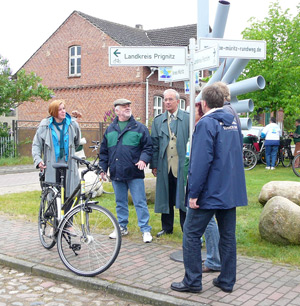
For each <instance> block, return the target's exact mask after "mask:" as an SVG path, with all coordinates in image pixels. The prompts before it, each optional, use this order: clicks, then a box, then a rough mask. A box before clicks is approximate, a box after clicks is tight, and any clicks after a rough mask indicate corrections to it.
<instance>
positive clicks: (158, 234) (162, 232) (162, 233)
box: [156, 230, 173, 238]
mask: <svg viewBox="0 0 300 306" xmlns="http://www.w3.org/2000/svg"><path fill="white" fill-rule="evenodd" d="M165 234H167V235H170V234H173V231H171V232H167V231H165V230H161V231H160V232H158V233H157V235H156V237H157V238H159V237H160V236H162V235H165Z"/></svg>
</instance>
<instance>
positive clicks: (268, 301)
mask: <svg viewBox="0 0 300 306" xmlns="http://www.w3.org/2000/svg"><path fill="white" fill-rule="evenodd" d="M0 173H1V171H0ZM1 177H6V176H5V175H0V184H1ZM15 191H16V190H15ZM0 198H1V196H0ZM0 224H1V230H0V264H3V265H4V266H9V267H13V268H14V269H16V270H20V271H25V272H28V273H31V274H32V275H34V276H37V277H47V278H52V279H55V280H59V281H62V282H64V283H67V284H70V285H73V286H76V287H78V288H80V289H85V288H88V289H99V290H103V291H105V292H107V293H109V294H113V295H115V296H121V297H126V298H129V299H134V300H136V301H137V302H140V303H146V304H147V303H148V304H152V305H181V306H183V305H216V306H222V305H243V306H244V305H245V306H254V305H261V306H267V305H278V306H283V305H300V270H299V269H298V268H295V267H292V266H288V265H274V264H272V263H271V262H270V261H267V260H261V259H255V258H248V257H244V256H238V260H237V282H236V285H235V287H234V291H233V292H232V293H231V294H229V293H225V292H223V291H221V290H220V289H218V288H216V287H214V286H213V285H212V279H213V278H215V277H216V276H217V275H218V274H217V273H206V274H203V291H202V292H201V293H198V294H191V293H180V292H175V291H172V290H171V289H170V284H171V282H173V281H181V280H182V278H183V275H184V267H183V264H182V263H181V262H176V261H173V260H171V259H170V255H171V254H173V253H174V252H175V251H178V250H179V249H178V248H174V247H172V246H168V245H162V244H161V241H160V240H159V239H156V238H154V241H153V242H152V243H150V244H145V243H143V242H142V241H139V242H133V241H131V240H130V235H129V237H128V236H126V237H124V238H123V241H122V247H121V251H120V254H119V256H118V258H117V260H116V262H115V263H114V264H113V265H112V266H111V267H110V268H109V269H108V270H107V271H105V272H104V273H102V274H100V275H98V276H96V277H93V278H85V277H79V276H76V275H75V274H73V273H72V272H70V271H69V270H68V269H67V268H65V266H64V265H63V263H62V262H61V261H60V258H59V255H58V253H57V250H56V246H55V247H54V248H53V249H51V250H46V249H44V248H43V247H42V245H41V244H40V241H39V237H38V232H37V224H36V223H32V222H28V221H26V220H24V219H13V218H10V217H8V216H4V215H0ZM162 239H163V238H162ZM0 273H1V272H0ZM0 288H1V286H0ZM0 290H1V289H0ZM74 305H75V304H74ZM0 306H1V304H0Z"/></svg>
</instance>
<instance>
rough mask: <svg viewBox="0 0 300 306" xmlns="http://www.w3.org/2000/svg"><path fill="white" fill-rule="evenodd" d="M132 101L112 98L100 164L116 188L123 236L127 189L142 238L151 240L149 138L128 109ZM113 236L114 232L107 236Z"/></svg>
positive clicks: (113, 237) (150, 152)
mask: <svg viewBox="0 0 300 306" xmlns="http://www.w3.org/2000/svg"><path fill="white" fill-rule="evenodd" d="M130 105H131V101H129V100H127V99H117V100H116V101H114V107H115V113H116V115H117V116H116V118H115V119H114V121H113V122H112V123H111V124H110V125H109V126H108V127H107V129H106V131H105V133H104V137H103V140H102V143H101V147H100V162H99V164H100V166H101V167H102V168H103V170H104V171H105V173H103V174H102V177H103V178H104V179H105V174H106V172H107V170H108V168H109V172H110V178H111V180H112V185H113V188H114V192H115V198H116V204H117V206H116V211H117V217H118V221H119V225H120V229H121V234H122V236H125V235H128V229H127V225H128V216H129V211H128V189H129V190H130V193H131V196H132V201H133V204H134V206H135V210H136V213H137V218H138V225H139V227H140V229H141V232H142V234H143V241H144V242H145V243H149V242H151V241H152V236H151V232H150V231H151V226H150V225H149V224H148V223H149V218H150V215H149V211H148V206H147V200H146V193H145V185H144V178H145V174H144V169H145V167H146V166H147V164H148V163H149V162H150V161H151V158H152V141H151V137H150V134H149V131H148V129H147V128H146V126H145V125H143V124H142V123H140V122H138V121H136V120H135V119H134V117H133V115H132V113H131V106H130ZM109 237H110V238H111V239H115V238H116V233H115V232H113V233H111V234H110V236H109Z"/></svg>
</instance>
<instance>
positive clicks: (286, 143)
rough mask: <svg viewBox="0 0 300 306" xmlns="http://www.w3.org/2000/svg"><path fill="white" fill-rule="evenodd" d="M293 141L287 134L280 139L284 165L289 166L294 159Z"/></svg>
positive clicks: (280, 154)
mask: <svg viewBox="0 0 300 306" xmlns="http://www.w3.org/2000/svg"><path fill="white" fill-rule="evenodd" d="M291 142H292V139H291V138H289V137H286V136H285V137H284V138H283V139H281V140H280V147H279V156H280V161H281V163H282V166H283V167H289V166H290V165H291V164H292V161H293V159H294V156H293V153H292V147H291Z"/></svg>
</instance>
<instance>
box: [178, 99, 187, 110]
mask: <svg viewBox="0 0 300 306" xmlns="http://www.w3.org/2000/svg"><path fill="white" fill-rule="evenodd" d="M185 105H186V102H185V100H184V99H179V109H182V110H185Z"/></svg>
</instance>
